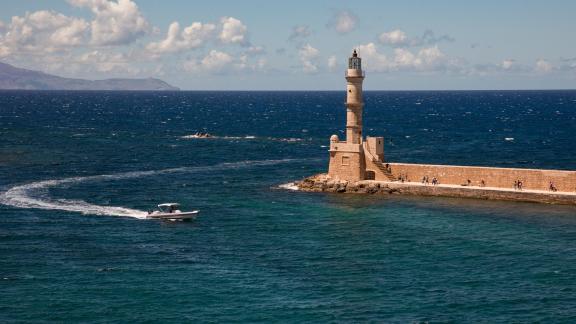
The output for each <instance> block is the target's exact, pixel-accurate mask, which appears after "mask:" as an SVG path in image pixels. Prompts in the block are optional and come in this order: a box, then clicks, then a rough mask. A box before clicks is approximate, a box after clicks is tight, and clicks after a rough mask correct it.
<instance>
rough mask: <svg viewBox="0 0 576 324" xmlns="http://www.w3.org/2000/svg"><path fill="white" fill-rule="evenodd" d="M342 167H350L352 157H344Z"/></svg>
mask: <svg viewBox="0 0 576 324" xmlns="http://www.w3.org/2000/svg"><path fill="white" fill-rule="evenodd" d="M342 165H350V157H349V156H343V157H342Z"/></svg>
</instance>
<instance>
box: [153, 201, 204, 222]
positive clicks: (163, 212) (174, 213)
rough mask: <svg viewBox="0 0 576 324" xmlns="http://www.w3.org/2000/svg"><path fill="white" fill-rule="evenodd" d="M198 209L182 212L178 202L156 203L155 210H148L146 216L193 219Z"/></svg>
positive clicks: (181, 219)
mask: <svg viewBox="0 0 576 324" xmlns="http://www.w3.org/2000/svg"><path fill="white" fill-rule="evenodd" d="M199 212H200V211H198V210H193V211H189V212H183V211H181V210H180V204H177V203H165V204H160V205H158V209H157V210H153V211H149V212H148V215H147V216H146V218H148V219H165V220H171V221H186V220H191V219H194V218H195V217H196V216H197V215H198V213H199Z"/></svg>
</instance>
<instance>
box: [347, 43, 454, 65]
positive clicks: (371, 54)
mask: <svg viewBox="0 0 576 324" xmlns="http://www.w3.org/2000/svg"><path fill="white" fill-rule="evenodd" d="M358 49H359V52H360V54H361V56H362V57H363V58H365V66H366V69H368V70H370V71H374V72H389V71H438V70H449V69H454V68H456V67H457V66H456V64H455V62H453V61H452V60H450V59H448V58H447V57H446V55H445V54H444V53H442V51H440V49H439V48H438V46H432V47H427V48H422V49H420V50H419V51H418V52H414V53H413V52H411V51H409V50H407V49H405V48H397V49H395V50H394V51H393V52H394V54H393V55H391V56H390V57H388V56H387V55H386V54H383V53H380V52H379V51H378V49H377V48H376V45H375V44H374V43H368V44H366V45H360V46H359V48H358Z"/></svg>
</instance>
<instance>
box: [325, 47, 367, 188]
mask: <svg viewBox="0 0 576 324" xmlns="http://www.w3.org/2000/svg"><path fill="white" fill-rule="evenodd" d="M363 81H364V71H362V59H361V58H360V57H359V56H358V53H357V52H356V50H354V52H353V53H352V56H351V57H349V58H348V69H347V70H346V83H347V85H346V139H345V140H344V141H340V139H339V138H338V135H332V136H331V137H330V151H329V152H330V165H329V166H328V175H329V176H330V177H332V178H334V179H338V180H348V181H359V180H364V179H365V171H366V162H365V158H364V150H363V140H362V108H363V106H364V102H363V100H362V82H363Z"/></svg>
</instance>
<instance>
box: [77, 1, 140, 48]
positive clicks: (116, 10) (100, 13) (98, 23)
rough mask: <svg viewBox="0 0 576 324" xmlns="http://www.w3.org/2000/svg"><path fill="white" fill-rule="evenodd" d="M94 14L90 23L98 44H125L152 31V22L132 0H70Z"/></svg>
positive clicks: (93, 40)
mask: <svg viewBox="0 0 576 324" xmlns="http://www.w3.org/2000/svg"><path fill="white" fill-rule="evenodd" d="M68 1H69V2H70V3H71V4H72V5H74V6H77V7H86V8H89V9H90V10H91V11H92V13H93V14H94V16H95V17H94V20H92V22H91V23H90V25H91V30H92V42H93V43H94V44H96V45H123V44H130V43H132V42H134V41H135V40H136V39H138V38H139V37H141V36H143V35H145V34H146V33H148V32H149V31H150V24H149V23H148V21H147V20H146V19H145V18H144V17H143V16H142V13H141V12H140V10H139V9H138V6H137V5H136V3H134V2H133V1H131V0H116V1H114V0H112V1H109V0H68Z"/></svg>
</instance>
